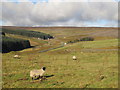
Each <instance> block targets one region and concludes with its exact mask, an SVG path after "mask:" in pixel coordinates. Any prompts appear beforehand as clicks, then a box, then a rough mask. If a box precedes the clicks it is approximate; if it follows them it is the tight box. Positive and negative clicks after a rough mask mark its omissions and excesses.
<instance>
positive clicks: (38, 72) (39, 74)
mask: <svg viewBox="0 0 120 90" xmlns="http://www.w3.org/2000/svg"><path fill="white" fill-rule="evenodd" d="M45 70H46V67H42V68H41V69H39V70H31V71H30V77H32V80H33V79H34V77H35V78H36V77H37V79H39V78H41V77H42V76H43V74H44V73H45Z"/></svg>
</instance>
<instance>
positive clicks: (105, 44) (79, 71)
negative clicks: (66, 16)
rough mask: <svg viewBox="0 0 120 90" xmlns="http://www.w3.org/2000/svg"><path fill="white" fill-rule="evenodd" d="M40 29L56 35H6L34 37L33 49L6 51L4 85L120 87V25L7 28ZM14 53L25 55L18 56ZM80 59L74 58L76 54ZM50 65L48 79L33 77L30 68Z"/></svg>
mask: <svg viewBox="0 0 120 90" xmlns="http://www.w3.org/2000/svg"><path fill="white" fill-rule="evenodd" d="M7 28H13V29H16V30H17V28H22V29H23V28H24V29H27V30H33V31H40V32H43V33H48V34H51V35H53V36H55V39H51V40H38V39H37V38H32V37H25V36H20V35H12V34H6V35H7V36H10V37H16V38H21V39H27V40H30V43H31V45H32V46H33V47H32V48H29V49H24V50H22V51H12V52H9V53H3V54H2V85H3V88H118V36H117V33H118V30H117V28H84V27H82V28H73V27H71V28H67V27H64V28H62V27H49V28H47V27H46V28H32V27H7ZM85 36H90V37H93V38H94V39H95V40H94V41H81V42H77V43H71V44H67V45H65V46H64V47H61V48H58V49H53V50H50V51H48V52H43V53H40V52H39V51H41V50H45V49H49V48H54V47H57V46H59V45H61V44H62V43H65V42H67V41H70V40H75V39H79V38H81V37H85ZM14 55H19V56H20V57H21V58H19V59H16V58H14ZM74 55H75V56H76V57H77V60H72V56H74ZM43 66H45V67H46V72H45V74H44V75H45V77H46V80H43V81H39V80H32V79H31V78H30V76H29V73H30V70H33V69H40V68H41V67H43Z"/></svg>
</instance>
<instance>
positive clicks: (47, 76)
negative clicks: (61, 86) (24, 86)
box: [44, 75, 54, 78]
mask: <svg viewBox="0 0 120 90" xmlns="http://www.w3.org/2000/svg"><path fill="white" fill-rule="evenodd" d="M53 76H54V75H46V76H44V77H45V78H49V77H53Z"/></svg>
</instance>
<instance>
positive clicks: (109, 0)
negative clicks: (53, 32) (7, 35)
mask: <svg viewBox="0 0 120 90" xmlns="http://www.w3.org/2000/svg"><path fill="white" fill-rule="evenodd" d="M33 1H34V2H33ZM70 1H71V0H70ZM70 1H69V2H68V0H22V2H21V1H20V0H2V16H1V18H0V24H1V25H8V26H79V27H88V26H89V27H93V26H95V27H117V25H118V3H117V2H115V0H106V2H105V0H104V1H103V0H98V1H99V2H97V1H95V0H80V1H79V2H78V1H77V0H76V1H75V0H74V2H72V1H71V2H70ZM83 1H84V2H83Z"/></svg>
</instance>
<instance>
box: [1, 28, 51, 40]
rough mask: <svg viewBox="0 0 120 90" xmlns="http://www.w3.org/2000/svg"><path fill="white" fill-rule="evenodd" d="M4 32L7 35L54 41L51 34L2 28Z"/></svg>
mask: <svg viewBox="0 0 120 90" xmlns="http://www.w3.org/2000/svg"><path fill="white" fill-rule="evenodd" d="M2 31H3V32H5V33H9V34H17V35H22V36H27V37H36V38H41V39H44V40H45V39H48V38H49V39H52V38H53V36H51V35H50V34H46V33H42V32H37V31H30V30H22V29H19V30H13V29H7V28H2Z"/></svg>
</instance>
